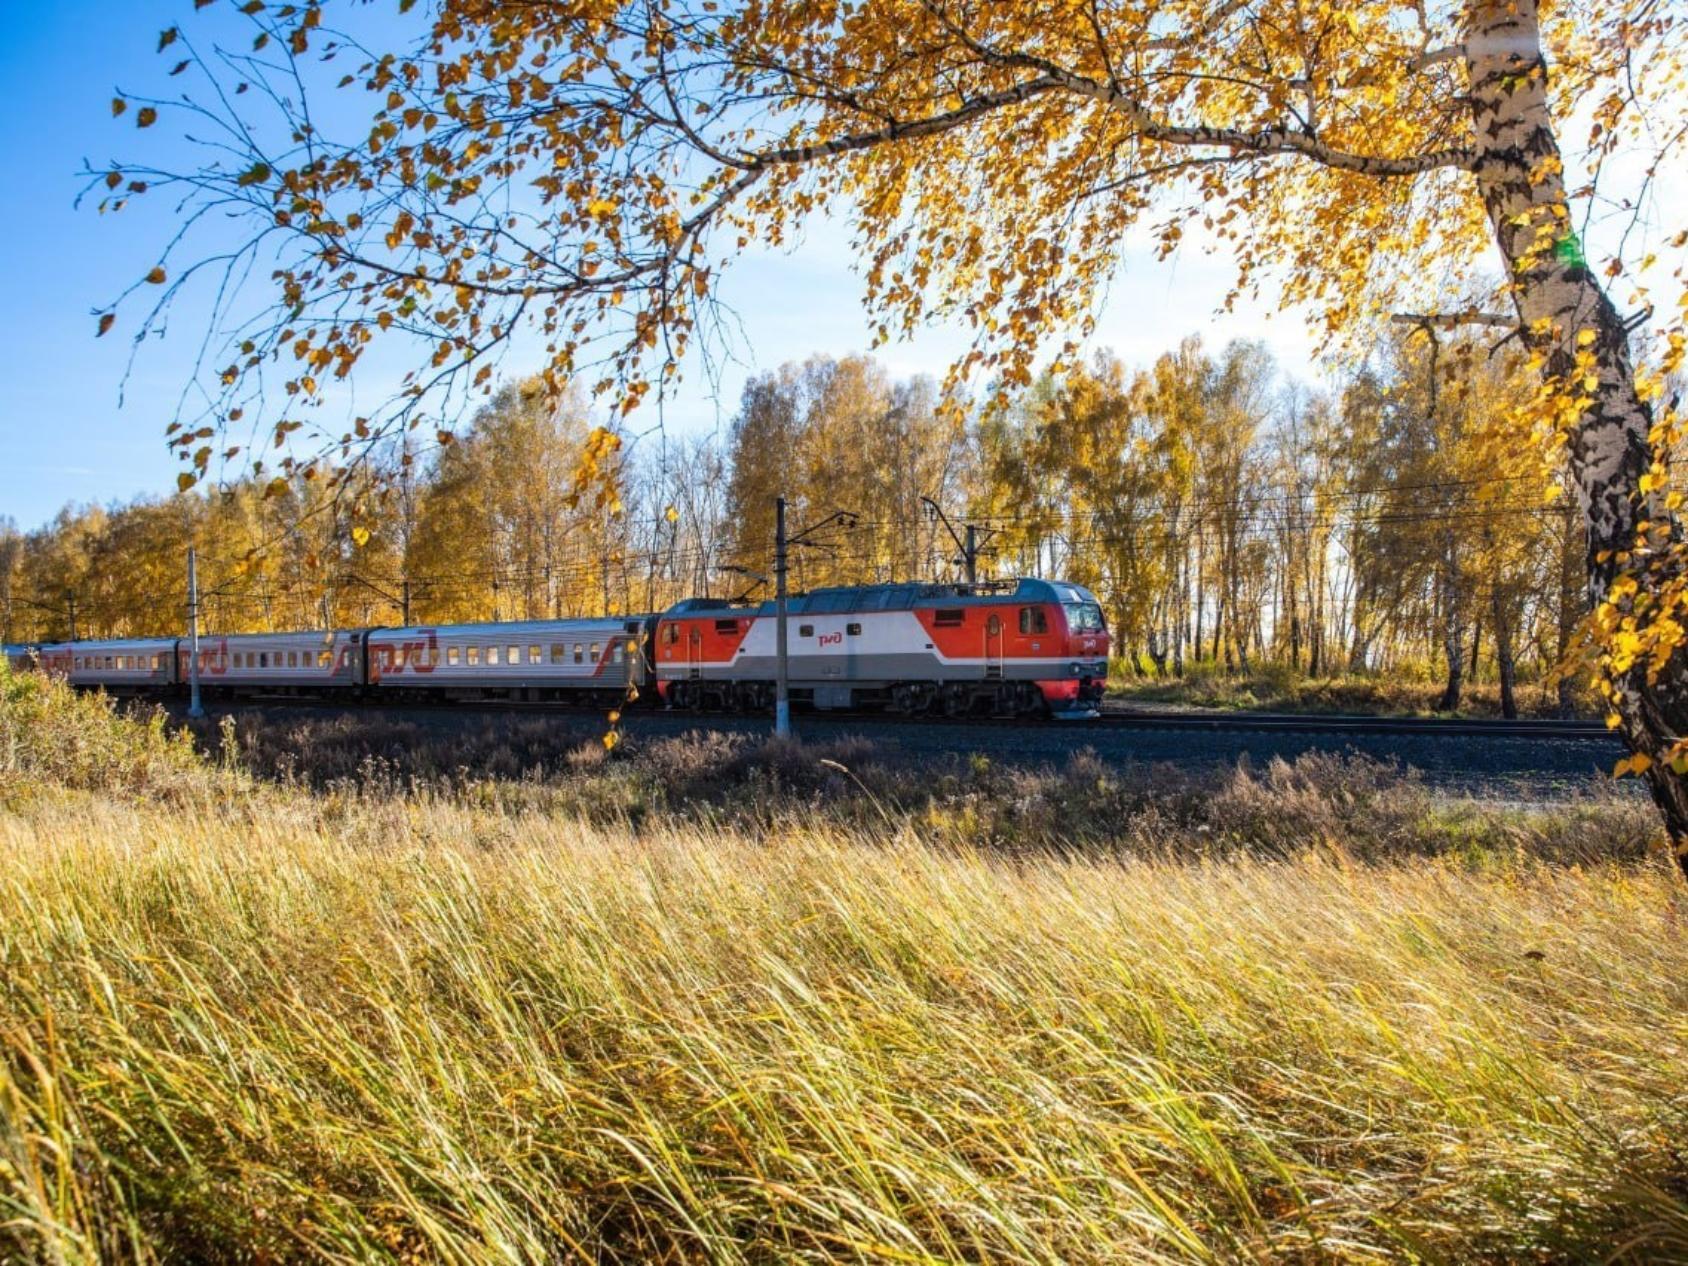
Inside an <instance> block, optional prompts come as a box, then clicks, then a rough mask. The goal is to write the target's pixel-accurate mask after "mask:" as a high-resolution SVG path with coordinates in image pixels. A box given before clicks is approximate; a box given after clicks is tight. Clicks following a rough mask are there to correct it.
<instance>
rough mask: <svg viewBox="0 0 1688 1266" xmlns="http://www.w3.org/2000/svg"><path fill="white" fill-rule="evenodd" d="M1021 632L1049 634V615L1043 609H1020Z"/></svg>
mask: <svg viewBox="0 0 1688 1266" xmlns="http://www.w3.org/2000/svg"><path fill="white" fill-rule="evenodd" d="M1020 632H1022V633H1047V632H1049V613H1048V612H1047V611H1045V610H1044V609H1043V608H1042V607H1021V608H1020Z"/></svg>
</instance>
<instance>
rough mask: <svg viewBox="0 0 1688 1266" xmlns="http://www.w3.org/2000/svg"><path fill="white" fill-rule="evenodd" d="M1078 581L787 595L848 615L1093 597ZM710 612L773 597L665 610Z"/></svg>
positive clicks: (809, 611)
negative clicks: (855, 612)
mask: <svg viewBox="0 0 1688 1266" xmlns="http://www.w3.org/2000/svg"><path fill="white" fill-rule="evenodd" d="M1095 601H1096V596H1095V595H1094V594H1092V593H1091V592H1090V590H1088V589H1086V588H1085V587H1084V586H1083V585H1075V584H1073V583H1071V582H1070V581H1065V580H1039V579H1036V578H1035V577H1031V576H1024V577H1021V578H1020V579H1018V580H1007V581H986V582H984V583H981V584H976V585H967V584H929V583H927V584H912V583H911V584H883V585H832V586H828V587H826V588H822V589H811V590H810V591H809V592H808V593H802V594H793V595H792V596H791V597H789V598H787V599H786V609H787V611H788V612H789V613H790V614H791V615H826V614H840V615H842V614H847V613H849V612H854V611H911V610H914V609H916V608H918V607H963V606H970V605H983V604H989V603H997V602H1095ZM710 611H722V612H728V613H738V614H750V615H757V616H764V615H773V614H774V601H773V599H771V598H770V599H767V600H765V601H763V602H761V603H757V604H746V605H735V604H733V603H732V602H731V601H729V600H728V599H726V598H687V599H686V600H685V601H683V602H677V603H675V604H674V605H673V606H672V607H670V608H669V609H668V611H667V613H666V614H668V615H671V616H679V615H703V614H706V613H708V612H710Z"/></svg>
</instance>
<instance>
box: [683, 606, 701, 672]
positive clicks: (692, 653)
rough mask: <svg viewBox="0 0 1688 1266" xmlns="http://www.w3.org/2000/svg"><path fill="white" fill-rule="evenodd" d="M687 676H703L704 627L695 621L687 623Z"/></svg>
mask: <svg viewBox="0 0 1688 1266" xmlns="http://www.w3.org/2000/svg"><path fill="white" fill-rule="evenodd" d="M686 676H688V677H691V678H694V679H695V678H698V677H701V676H703V626H702V625H701V624H698V623H697V622H696V621H695V620H694V621H688V622H687V623H686Z"/></svg>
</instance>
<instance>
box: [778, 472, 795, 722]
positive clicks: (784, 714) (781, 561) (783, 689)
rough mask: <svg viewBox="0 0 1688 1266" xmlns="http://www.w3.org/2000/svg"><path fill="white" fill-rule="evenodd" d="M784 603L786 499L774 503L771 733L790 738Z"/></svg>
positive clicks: (789, 698)
mask: <svg viewBox="0 0 1688 1266" xmlns="http://www.w3.org/2000/svg"><path fill="white" fill-rule="evenodd" d="M786 632H787V630H786V601H785V498H784V497H779V498H776V499H775V501H774V661H775V662H774V734H775V736H776V737H778V738H789V737H790V735H791V692H790V687H789V682H790V672H789V661H788V660H787V646H788V643H787V641H786Z"/></svg>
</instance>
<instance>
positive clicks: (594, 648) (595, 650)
mask: <svg viewBox="0 0 1688 1266" xmlns="http://www.w3.org/2000/svg"><path fill="white" fill-rule="evenodd" d="M602 649H603V648H602V647H600V646H599V645H598V643H596V642H593V643H592V662H593V663H594V664H596V663H597V662H598V655H599V652H600V651H601V650H602Z"/></svg>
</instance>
